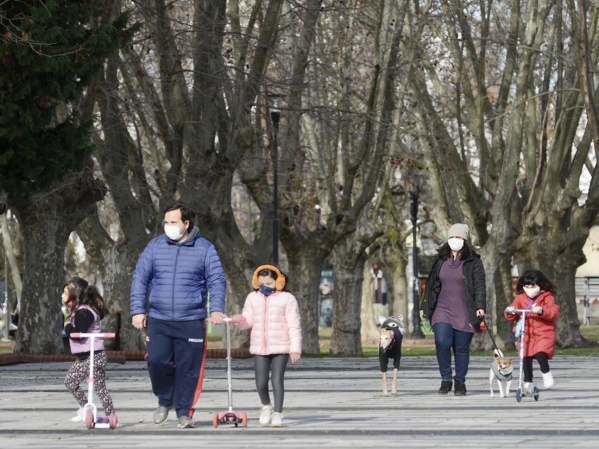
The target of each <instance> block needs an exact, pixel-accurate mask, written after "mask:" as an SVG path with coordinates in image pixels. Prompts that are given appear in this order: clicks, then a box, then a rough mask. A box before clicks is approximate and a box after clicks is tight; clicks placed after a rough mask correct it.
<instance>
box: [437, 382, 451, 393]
mask: <svg viewBox="0 0 599 449" xmlns="http://www.w3.org/2000/svg"><path fill="white" fill-rule="evenodd" d="M451 386H452V382H451V380H442V381H441V388H439V391H438V392H437V393H439V394H447V393H449V392H450V391H451Z"/></svg>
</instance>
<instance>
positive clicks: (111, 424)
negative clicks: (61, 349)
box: [70, 332, 119, 429]
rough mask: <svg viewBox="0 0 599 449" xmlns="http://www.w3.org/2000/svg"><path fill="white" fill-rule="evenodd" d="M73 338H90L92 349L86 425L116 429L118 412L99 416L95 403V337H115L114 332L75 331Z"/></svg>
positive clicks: (85, 411) (85, 410)
mask: <svg viewBox="0 0 599 449" xmlns="http://www.w3.org/2000/svg"><path fill="white" fill-rule="evenodd" d="M70 337H71V338H90V339H91V340H90V351H89V378H88V379H87V382H88V384H87V404H85V406H84V407H83V414H84V416H85V427H87V428H88V429H93V428H99V429H101V428H104V429H106V428H110V429H116V427H117V426H118V423H119V420H118V418H117V416H116V414H112V415H111V416H110V418H108V417H104V416H98V409H97V407H96V405H95V404H94V382H95V378H94V339H96V338H104V339H106V338H114V337H115V334H114V332H105V333H102V334H100V333H79V332H73V333H72V334H71V335H70Z"/></svg>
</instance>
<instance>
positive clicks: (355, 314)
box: [330, 233, 366, 356]
mask: <svg viewBox="0 0 599 449" xmlns="http://www.w3.org/2000/svg"><path fill="white" fill-rule="evenodd" d="M355 235H356V233H354V234H350V235H349V236H348V237H346V238H344V239H343V240H342V241H340V242H339V243H338V244H337V246H336V247H335V250H334V251H333V259H334V264H333V266H334V267H335V289H334V291H333V333H332V335H331V349H330V351H331V354H332V355H344V356H360V355H362V340H361V337H360V328H361V320H360V309H361V305H362V284H363V281H364V277H363V272H364V263H365V261H366V252H365V251H364V249H365V248H363V247H362V246H361V245H359V241H357V242H356V239H355V238H353V237H354V236H355Z"/></svg>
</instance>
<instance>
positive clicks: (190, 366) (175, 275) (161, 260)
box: [131, 203, 226, 429]
mask: <svg viewBox="0 0 599 449" xmlns="http://www.w3.org/2000/svg"><path fill="white" fill-rule="evenodd" d="M225 292H226V282H225V273H224V271H223V268H222V265H221V262H220V258H219V257H218V254H217V253H216V249H215V248H214V245H212V243H210V242H209V241H208V240H206V239H205V238H203V237H202V236H201V235H200V230H199V229H198V228H197V227H195V226H194V225H193V222H192V212H191V211H190V210H189V209H188V208H187V207H185V205H184V204H182V203H176V204H174V205H173V206H171V207H168V208H167V209H166V210H165V212H164V234H162V235H159V236H158V237H156V238H154V239H152V241H150V243H148V246H146V248H145V250H144V251H143V253H142V255H141V256H140V258H139V260H138V261H137V265H136V267H135V271H134V273H133V283H132V286H131V320H132V323H133V326H134V327H135V328H137V329H139V330H142V329H143V328H144V327H146V324H147V337H146V343H147V350H148V372H149V374H150V380H151V381H152V391H153V392H154V394H155V395H156V396H157V397H158V409H157V410H156V411H155V412H154V422H155V423H156V424H162V423H163V422H164V421H166V419H167V417H168V412H169V410H170V409H172V408H174V409H175V410H176V412H177V419H178V423H177V427H179V428H183V429H184V428H190V427H194V424H193V420H192V417H193V413H194V409H193V406H194V405H195V402H196V401H197V398H198V397H199V395H200V393H201V390H202V381H203V374H204V369H203V366H204V359H205V355H206V351H205V348H206V346H205V339H206V326H205V322H204V320H205V319H206V318H207V317H208V304H207V302H208V293H210V312H211V314H210V317H211V319H212V320H213V321H214V323H215V324H220V323H222V319H223V317H224V314H223V313H224V311H225ZM148 293H149V295H148ZM147 301H149V303H150V307H149V313H148V321H147V323H146V306H147Z"/></svg>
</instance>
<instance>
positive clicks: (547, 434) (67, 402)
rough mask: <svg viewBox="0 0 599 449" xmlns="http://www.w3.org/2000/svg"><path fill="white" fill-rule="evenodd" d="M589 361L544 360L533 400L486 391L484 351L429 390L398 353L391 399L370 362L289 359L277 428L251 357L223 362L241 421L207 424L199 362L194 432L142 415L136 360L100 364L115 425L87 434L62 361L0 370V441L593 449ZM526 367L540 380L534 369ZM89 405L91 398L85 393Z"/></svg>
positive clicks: (211, 376) (222, 398)
mask: <svg viewBox="0 0 599 449" xmlns="http://www.w3.org/2000/svg"><path fill="white" fill-rule="evenodd" d="M598 362H599V357H570V356H569V357H560V356H557V357H556V358H555V360H553V361H552V362H551V367H552V372H553V374H554V378H555V387H554V389H552V390H549V391H545V390H543V389H542V388H541V393H540V396H539V400H538V401H534V399H533V398H531V397H525V398H523V399H522V402H520V403H518V402H517V401H516V398H515V388H516V383H517V382H513V384H512V391H511V396H510V397H508V398H499V397H498V396H495V397H493V398H492V397H490V394H489V385H488V376H489V367H490V363H491V357H490V356H489V357H473V358H472V360H471V365H470V372H469V376H468V381H467V388H468V395H467V396H465V397H456V396H454V395H453V394H452V393H450V394H449V395H447V396H439V395H438V394H437V393H436V391H437V389H438V387H439V382H440V381H439V375H438V372H437V368H436V360H435V358H434V357H404V358H403V359H402V368H401V370H400V375H399V383H398V385H399V387H398V390H399V391H398V394H397V396H390V397H383V396H382V394H381V391H380V389H381V375H380V373H379V371H378V360H377V359H375V358H362V359H357V358H352V359H333V358H325V359H311V358H304V359H302V360H301V361H300V362H299V363H298V364H295V365H290V366H289V368H288V371H287V376H286V379H285V387H286V395H285V409H284V415H285V424H286V425H285V427H284V428H281V429H272V428H269V427H261V426H260V425H259V423H258V415H259V408H260V404H259V400H258V395H257V393H256V390H255V386H254V378H253V360H252V359H235V360H233V370H232V376H233V405H234V409H235V410H237V411H239V412H246V413H247V414H248V417H249V424H248V427H247V428H242V427H241V426H240V427H237V428H235V427H234V426H233V425H221V426H219V427H218V428H214V427H213V426H212V415H213V413H214V412H222V411H226V410H227V408H228V405H227V377H226V362H225V360H222V359H209V360H208V362H207V367H206V379H205V381H204V389H203V393H202V395H201V397H200V400H199V401H198V404H197V407H196V413H195V416H194V419H195V421H196V424H197V427H196V428H195V429H184V430H182V429H177V428H176V418H175V416H174V413H172V414H171V416H169V419H168V421H167V422H166V423H165V424H163V425H160V426H156V425H155V424H154V423H153V422H152V413H153V410H154V408H155V407H156V400H155V398H154V396H153V395H152V393H151V386H150V380H149V377H148V372H147V369H146V365H145V363H144V362H127V363H126V364H124V365H116V364H109V366H108V380H107V384H108V387H109V389H110V391H111V393H112V396H113V401H114V404H115V408H116V410H117V413H118V415H119V421H120V425H119V427H118V428H117V429H115V430H109V429H94V430H87V429H86V428H85V425H84V424H82V423H72V422H70V420H69V419H70V417H71V416H73V414H74V412H75V411H76V409H77V406H76V404H75V401H74V400H73V398H72V397H71V396H70V394H69V393H68V392H67V391H66V389H65V387H64V385H63V381H64V376H65V374H66V372H67V370H68V368H69V366H70V364H69V363H45V364H20V365H11V366H2V367H0V447H1V448H31V447H43V448H79V447H85V448H121V447H124V446H128V447H133V448H137V447H140V448H164V447H167V448H168V447H177V448H179V447H214V448H217V447H218V448H219V449H225V448H240V447H241V448H262V447H265V446H273V447H277V448H307V447H318V448H370V447H384V446H386V445H392V446H393V447H404V448H430V447H443V448H464V449H467V448H477V449H480V448H496V447H497V446H498V445H499V446H503V447H508V448H512V447H516V446H522V447H526V448H527V449H528V448H532V449H536V448H538V449H551V448H556V449H557V448H559V449H562V448H565V447H568V448H569V449H578V448H580V449H582V448H590V447H593V448H595V447H597V440H598V437H599V389H598V388H597V383H598V382H599V375H598V371H599V363H598ZM535 374H537V375H538V376H539V377H540V372H539V370H538V366H537V365H535ZM95 403H96V404H97V405H98V406H99V404H100V402H99V401H98V400H97V399H96V401H95Z"/></svg>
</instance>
